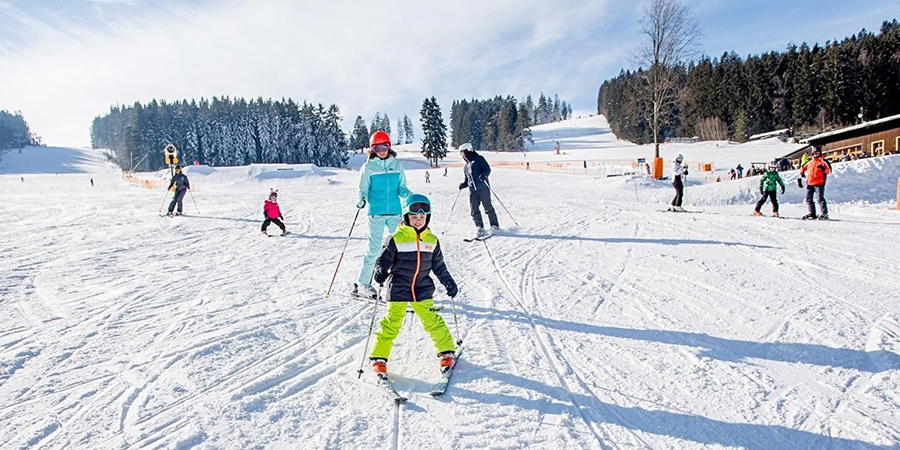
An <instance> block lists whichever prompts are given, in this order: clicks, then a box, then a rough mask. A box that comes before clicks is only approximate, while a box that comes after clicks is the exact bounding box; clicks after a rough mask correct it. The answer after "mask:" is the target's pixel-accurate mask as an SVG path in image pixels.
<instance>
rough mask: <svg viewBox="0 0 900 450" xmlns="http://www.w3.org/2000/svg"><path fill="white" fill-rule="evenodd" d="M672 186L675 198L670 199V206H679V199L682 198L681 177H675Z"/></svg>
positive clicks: (682, 186)
mask: <svg viewBox="0 0 900 450" xmlns="http://www.w3.org/2000/svg"><path fill="white" fill-rule="evenodd" d="M672 186H675V198H673V199H672V206H681V201H682V200H684V183H682V182H681V178H676V179H675V182H674V183H672Z"/></svg>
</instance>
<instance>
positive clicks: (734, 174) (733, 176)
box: [728, 169, 737, 180]
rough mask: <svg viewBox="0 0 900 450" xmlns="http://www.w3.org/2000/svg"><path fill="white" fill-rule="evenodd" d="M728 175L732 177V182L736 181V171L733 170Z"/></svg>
mask: <svg viewBox="0 0 900 450" xmlns="http://www.w3.org/2000/svg"><path fill="white" fill-rule="evenodd" d="M728 174H729V175H731V179H732V180H734V179H736V178H737V173H736V172H735V171H734V169H731V170H730V171H729V172H728Z"/></svg>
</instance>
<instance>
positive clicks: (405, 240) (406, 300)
mask: <svg viewBox="0 0 900 450" xmlns="http://www.w3.org/2000/svg"><path fill="white" fill-rule="evenodd" d="M430 221H431V202H430V201H429V200H428V197H426V196H424V195H421V194H411V195H410V196H408V197H406V202H405V205H404V207H403V223H402V224H401V225H400V226H399V227H398V228H397V231H396V232H394V233H393V234H392V235H391V237H390V238H388V240H387V242H386V243H385V245H384V249H383V250H382V251H381V255H380V256H379V257H378V262H377V263H376V264H375V282H377V283H378V284H379V285H381V284H382V283H385V282H387V286H386V287H385V292H386V298H387V301H388V309H387V313H385V316H384V318H382V319H381V322H380V323H379V327H378V331H377V332H375V343H374V345H373V346H372V351H371V352H370V353H369V360H370V361H371V363H372V370H373V371H374V372H375V374H376V375H378V377H379V378H382V379H386V378H387V362H388V359H389V358H390V356H391V348H392V347H393V345H394V339H395V338H396V337H397V335H399V334H400V329H401V328H402V327H403V319H404V317H406V308H407V305H408V306H410V307H412V310H413V311H414V312H415V313H416V315H417V316H419V319H420V320H421V321H422V326H423V327H424V328H425V331H426V332H427V333H428V334H429V336H431V340H432V341H433V342H434V348H435V352H436V353H437V357H438V358H439V364H440V368H441V370H442V371H443V370H446V369H449V368H450V367H452V366H453V360H454V358H455V351H456V345H455V344H454V343H453V336H452V335H451V334H450V330H449V329H448V328H447V324H445V323H444V319H443V318H441V316H440V315H439V314H438V313H437V312H435V311H434V300H433V296H434V287H435V286H434V281H433V280H432V279H431V276H429V275H430V273H431V272H432V271H433V272H434V274H435V275H436V276H437V278H438V280H440V282H441V284H443V285H444V288H445V289H447V295H448V296H450V297H451V298H452V297H456V294H457V293H458V289H457V287H456V282H454V281H453V277H452V276H450V272H449V271H447V266H446V264H444V255H443V253H442V252H441V244H440V242H438V238H437V236H435V235H434V234H433V233H432V232H431V230H430V229H429V228H428V224H429V222H430Z"/></svg>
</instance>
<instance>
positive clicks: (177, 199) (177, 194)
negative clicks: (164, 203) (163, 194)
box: [169, 189, 187, 214]
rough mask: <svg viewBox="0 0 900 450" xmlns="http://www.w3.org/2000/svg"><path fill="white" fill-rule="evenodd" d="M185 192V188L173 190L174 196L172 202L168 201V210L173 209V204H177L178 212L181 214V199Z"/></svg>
mask: <svg viewBox="0 0 900 450" xmlns="http://www.w3.org/2000/svg"><path fill="white" fill-rule="evenodd" d="M186 193H187V189H177V190H175V196H174V197H172V203H169V212H170V213H171V212H172V211H174V210H175V205H176V204H177V205H178V213H179V214H181V211H182V210H183V208H182V207H183V204H182V200H184V194H186Z"/></svg>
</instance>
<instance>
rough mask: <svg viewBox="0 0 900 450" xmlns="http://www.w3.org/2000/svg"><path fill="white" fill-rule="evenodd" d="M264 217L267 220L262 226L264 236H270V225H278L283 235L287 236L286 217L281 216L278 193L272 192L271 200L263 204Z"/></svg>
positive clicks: (270, 194)
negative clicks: (267, 230) (268, 229)
mask: <svg viewBox="0 0 900 450" xmlns="http://www.w3.org/2000/svg"><path fill="white" fill-rule="evenodd" d="M263 215H264V216H265V218H266V220H265V221H263V224H262V234H265V235H266V236H268V233H267V232H266V229H267V228H269V224H270V223H274V224H275V225H278V228H281V234H282V235H285V234H287V229H286V228H285V227H284V223H283V222H282V220H284V216H283V215H281V208H279V207H278V191H272V192H271V193H269V199H268V200H266V201H265V203H263Z"/></svg>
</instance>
